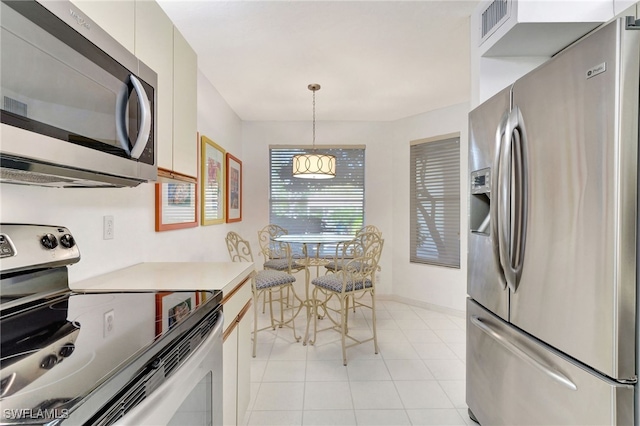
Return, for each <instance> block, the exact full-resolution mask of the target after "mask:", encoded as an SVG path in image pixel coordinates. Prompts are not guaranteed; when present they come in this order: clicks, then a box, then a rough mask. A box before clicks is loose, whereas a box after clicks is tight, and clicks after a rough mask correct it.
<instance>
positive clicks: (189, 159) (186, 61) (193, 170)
mask: <svg viewBox="0 0 640 426" xmlns="http://www.w3.org/2000/svg"><path fill="white" fill-rule="evenodd" d="M197 74H198V57H197V56H196V53H195V52H194V50H193V49H192V48H191V46H189V43H187V41H186V40H185V38H184V37H183V36H182V34H180V32H179V31H178V29H177V28H174V32H173V170H175V171H176V172H180V173H184V174H186V175H189V176H197V173H198V164H197V163H198V141H197V90H198V87H197V86H198V81H197V79H198V75H197Z"/></svg>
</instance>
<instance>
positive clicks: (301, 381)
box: [244, 300, 475, 425]
mask: <svg viewBox="0 0 640 426" xmlns="http://www.w3.org/2000/svg"><path fill="white" fill-rule="evenodd" d="M376 310H377V320H378V321H377V325H378V327H377V329H378V345H379V347H380V353H379V354H377V355H376V354H375V353H374V348H373V342H368V343H364V344H362V345H358V346H355V347H353V348H350V349H347V361H348V365H347V366H346V367H345V366H343V365H342V352H341V347H340V335H339V334H338V333H337V332H335V331H333V330H328V331H324V332H321V333H318V336H317V341H316V343H315V345H307V346H303V345H302V343H300V342H295V340H294V339H293V332H292V330H291V329H288V328H281V329H276V330H275V331H271V330H267V331H263V332H260V333H258V350H257V356H256V358H253V359H252V361H251V401H250V403H249V410H248V411H247V413H246V416H245V419H244V422H245V424H246V425H475V423H473V422H472V421H471V420H470V419H469V417H468V415H467V406H466V404H465V320H464V319H463V318H460V317H456V316H451V315H446V314H443V313H439V312H435V311H431V310H427V309H423V308H418V307H415V306H410V305H406V304H403V303H398V302H394V301H386V300H380V301H378V303H377V309H376ZM267 317H268V311H267V313H266V314H260V316H259V322H260V323H262V324H266V322H265V321H266V320H267ZM298 318H299V320H298V321H297V322H296V328H297V330H298V334H299V335H303V334H304V326H305V321H304V320H305V319H304V315H300V316H298ZM325 321H328V320H326V319H325V320H321V321H320V322H319V323H320V325H323V322H325ZM370 322H371V318H370V314H368V313H364V314H363V313H361V312H360V311H358V313H356V314H355V315H352V316H351V317H350V327H351V329H352V330H353V331H354V333H355V332H362V333H365V332H366V331H368V330H370ZM356 329H361V330H356Z"/></svg>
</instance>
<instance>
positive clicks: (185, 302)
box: [155, 291, 197, 336]
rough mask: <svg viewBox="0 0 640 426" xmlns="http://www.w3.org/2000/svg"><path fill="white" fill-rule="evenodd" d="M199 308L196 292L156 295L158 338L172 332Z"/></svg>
mask: <svg viewBox="0 0 640 426" xmlns="http://www.w3.org/2000/svg"><path fill="white" fill-rule="evenodd" d="M196 307H197V297H196V292H195V291H192V292H173V291H164V292H161V293H157V294H156V327H155V332H156V336H160V335H161V334H164V333H166V332H167V331H169V330H171V329H172V328H173V327H174V326H175V325H176V324H178V323H179V322H180V321H181V320H183V319H184V318H186V317H187V316H188V315H189V314H190V313H191V312H192V311H193V310H195V309H196Z"/></svg>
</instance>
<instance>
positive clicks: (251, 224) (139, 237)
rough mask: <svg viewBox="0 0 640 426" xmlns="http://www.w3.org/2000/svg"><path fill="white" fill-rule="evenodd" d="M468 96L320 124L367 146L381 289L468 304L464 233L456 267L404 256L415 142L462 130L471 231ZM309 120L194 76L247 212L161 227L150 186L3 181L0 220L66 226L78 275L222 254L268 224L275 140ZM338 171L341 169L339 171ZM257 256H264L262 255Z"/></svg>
mask: <svg viewBox="0 0 640 426" xmlns="http://www.w3.org/2000/svg"><path fill="white" fill-rule="evenodd" d="M467 110H468V106H467V104H463V105H457V106H454V107H451V108H446V109H442V110H438V111H434V112H429V113H424V114H420V115H418V116H415V117H410V118H407V119H403V120H399V121H396V122H322V121H320V122H318V123H317V132H316V133H317V138H316V143H317V145H323V144H324V145H335V144H357V145H365V146H366V151H365V152H366V153H365V161H366V176H365V189H366V194H365V196H366V198H365V218H366V222H367V223H370V224H375V225H377V226H378V227H380V229H381V230H382V232H383V233H384V236H385V250H384V253H383V256H382V259H381V266H382V272H381V274H380V281H379V289H378V293H379V294H380V295H392V296H394V297H396V296H397V297H399V298H402V299H406V300H411V301H412V302H414V303H423V304H431V305H434V306H439V307H444V308H447V309H453V310H460V311H462V310H464V298H465V288H466V285H465V282H466V272H465V269H464V268H465V266H464V265H466V234H465V232H463V233H462V237H461V238H462V246H461V250H462V259H461V261H462V264H463V268H462V269H460V270H451V269H447V268H440V267H430V266H425V265H412V264H409V261H408V253H409V246H408V239H407V238H408V233H409V222H408V221H409V175H408V168H409V142H410V141H411V140H414V139H421V138H427V137H431V136H437V135H440V134H446V133H453V132H460V133H461V141H462V145H461V151H462V156H463V158H462V161H461V162H462V165H461V170H463V174H462V176H461V182H462V184H463V185H462V192H463V200H462V201H463V202H462V204H461V205H462V206H463V207H462V212H461V213H462V227H461V228H462V229H463V230H466V214H467V201H466V200H467V199H466V168H467V167H466V164H467V160H466V152H467V148H466V143H467ZM310 124H311V123H309V122H306V121H305V122H242V121H241V120H240V119H239V118H238V116H237V115H236V114H235V113H234V112H233V111H232V110H231V109H230V108H229V106H228V105H227V104H226V102H225V101H224V100H223V99H222V97H221V96H220V94H219V93H218V92H217V90H216V89H215V88H214V87H213V86H212V85H211V84H210V83H209V82H208V81H207V80H206V78H205V77H204V76H203V75H202V74H201V73H199V74H198V130H199V132H200V134H201V135H205V136H207V137H208V138H210V139H212V140H214V141H215V142H216V143H217V144H218V145H220V146H221V147H223V148H224V149H226V150H227V151H229V152H230V153H232V154H233V155H235V156H236V157H238V158H239V159H240V160H241V161H242V162H243V172H244V181H243V190H244V197H243V202H244V206H243V220H242V222H239V223H234V224H221V225H212V226H204V227H203V226H198V227H195V228H189V229H183V230H176V231H166V232H159V233H157V232H155V230H154V217H155V216H154V215H155V213H154V196H155V195H154V185H153V184H142V185H140V186H138V187H136V188H113V189H110V188H109V189H58V188H40V187H29V186H18V185H7V184H0V201H1V204H0V222H5V223H9V222H22V223H25V222H27V223H45V224H54V225H61V226H67V227H68V228H70V230H71V232H72V233H73V235H74V236H75V238H76V240H77V242H78V246H79V247H80V252H81V254H82V259H81V261H80V263H78V264H76V265H73V266H72V267H71V268H70V279H71V281H72V282H77V281H79V280H82V279H84V278H89V277H92V276H95V275H99V274H102V273H105V272H109V271H112V270H116V269H120V268H124V267H127V266H130V265H133V264H136V263H139V262H145V261H225V260H227V259H228V254H227V251H226V247H225V245H224V237H225V235H226V233H227V232H228V231H229V230H236V231H238V232H240V233H241V234H242V235H243V236H245V238H247V239H249V240H250V241H251V244H252V246H253V248H254V254H256V255H257V248H258V244H257V230H258V229H260V228H262V227H264V226H265V225H266V224H267V223H268V222H269V199H268V194H269V160H268V159H269V145H300V144H303V145H304V144H309V143H310V142H311V140H312V126H311V125H310ZM339 172H340V170H339V169H338V173H339ZM105 215H113V216H114V219H115V238H114V239H113V240H103V239H102V218H103V216H105ZM256 261H257V262H259V261H260V259H259V258H256Z"/></svg>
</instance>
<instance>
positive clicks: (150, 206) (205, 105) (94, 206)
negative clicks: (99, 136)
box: [0, 74, 242, 282]
mask: <svg viewBox="0 0 640 426" xmlns="http://www.w3.org/2000/svg"><path fill="white" fill-rule="evenodd" d="M198 111H199V113H198V129H200V131H201V133H203V134H205V135H207V136H208V137H210V138H211V139H213V140H215V141H216V142H217V143H218V144H219V145H221V146H222V147H223V148H225V149H228V150H229V151H230V152H232V153H234V155H236V156H239V155H238V154H237V153H240V152H241V148H240V147H241V129H242V126H241V121H240V119H239V118H238V117H237V116H236V114H235V113H234V112H233V111H232V110H231V109H230V108H229V106H228V105H227V104H226V103H225V102H224V100H223V99H222V98H221V96H220V94H219V93H218V92H217V91H216V90H215V89H214V88H213V86H211V84H210V83H209V82H208V81H207V80H206V79H204V77H203V76H202V75H201V74H199V75H198ZM194 143H195V138H194ZM154 200H155V194H154V184H152V183H148V184H142V185H139V186H138V187H136V188H106V189H62V188H41V187H30V186H19V185H7V184H0V222H4V223H11V222H14V223H36V224H52V225H59V226H66V227H68V228H69V229H70V230H71V232H72V234H73V235H74V237H75V239H76V241H77V243H78V247H79V248H80V253H81V256H82V258H81V261H80V262H79V263H78V264H76V265H73V266H72V267H70V272H69V273H70V280H71V281H72V282H76V281H79V280H82V279H84V278H88V277H92V276H95V275H99V274H102V273H105V272H109V271H112V270H116V269H120V268H124V267H126V266H130V265H133V264H136V263H140V262H145V261H223V260H227V259H228V254H227V250H226V247H225V245H224V235H225V234H226V232H227V230H228V229H232V228H233V227H232V226H228V225H216V226H207V227H200V226H199V227H195V228H189V229H183V230H176V231H166V232H155V225H154V223H155V222H154V220H155V207H154ZM105 215H113V216H114V219H115V238H114V239H113V240H103V239H102V217H103V216H105Z"/></svg>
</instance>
